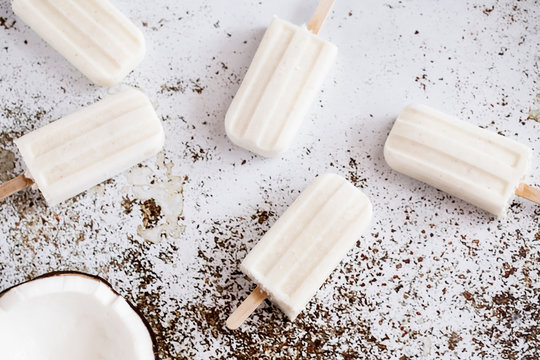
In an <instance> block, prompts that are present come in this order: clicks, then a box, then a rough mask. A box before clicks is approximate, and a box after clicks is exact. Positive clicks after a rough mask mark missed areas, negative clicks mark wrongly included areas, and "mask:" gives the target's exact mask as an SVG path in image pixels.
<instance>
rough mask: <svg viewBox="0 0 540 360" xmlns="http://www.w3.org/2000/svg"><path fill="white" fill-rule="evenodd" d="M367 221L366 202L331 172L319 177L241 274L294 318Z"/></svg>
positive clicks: (248, 258)
mask: <svg viewBox="0 0 540 360" xmlns="http://www.w3.org/2000/svg"><path fill="white" fill-rule="evenodd" d="M371 217H372V207H371V203H370V201H369V199H368V198H367V197H366V196H365V195H364V194H363V193H362V192H361V191H360V190H358V189H357V188H356V187H355V186H354V185H352V184H351V183H349V182H348V181H347V180H345V179H344V178H342V177H340V176H338V175H335V174H325V175H320V176H318V177H317V178H316V179H315V180H314V181H313V182H312V183H311V184H310V185H309V186H308V188H307V189H305V190H304V191H303V192H302V193H301V194H300V196H299V197H298V198H297V199H296V200H295V201H294V203H293V204H292V205H291V206H290V207H289V208H288V209H287V211H285V213H284V214H283V215H282V216H281V217H280V218H279V219H278V221H277V222H276V223H275V224H274V226H272V228H271V229H270V230H269V231H268V232H267V233H266V234H265V235H264V236H263V238H262V239H261V240H260V241H259V243H258V244H257V245H256V246H255V247H254V248H253V250H251V252H250V253H249V254H248V255H247V256H246V258H245V259H244V261H243V262H242V264H241V269H242V271H243V272H244V273H245V274H246V275H248V276H249V277H250V278H251V279H252V280H254V281H255V282H256V283H257V284H259V285H261V286H262V288H263V289H264V290H265V291H266V292H267V293H268V294H269V297H270V298H271V299H272V301H274V302H275V303H276V304H277V305H278V306H279V307H280V308H281V309H282V310H283V312H284V313H285V314H286V315H287V316H288V317H289V318H290V319H291V320H294V319H295V318H296V316H298V314H299V313H300V312H301V311H302V310H303V309H304V307H305V306H306V304H307V303H308V302H309V300H310V299H311V298H312V297H313V295H315V293H316V292H317V290H318V289H319V288H320V287H321V285H322V284H323V283H324V281H325V280H326V279H327V278H328V276H329V275H330V273H331V272H332V271H333V270H334V269H335V267H336V266H337V265H338V264H339V262H340V261H341V259H342V258H343V257H344V256H345V254H346V253H347V251H349V249H351V247H352V246H353V245H354V244H355V242H356V241H357V240H358V238H359V237H360V235H361V234H362V232H363V231H364V230H365V229H366V228H367V226H368V225H369V223H370V221H371Z"/></svg>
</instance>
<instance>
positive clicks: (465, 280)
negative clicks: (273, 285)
mask: <svg viewBox="0 0 540 360" xmlns="http://www.w3.org/2000/svg"><path fill="white" fill-rule="evenodd" d="M113 3H114V4H116V5H117V6H118V7H119V8H120V9H121V10H122V11H124V12H125V13H126V14H127V15H128V16H129V17H130V18H131V19H132V20H133V21H134V22H135V23H136V24H137V26H139V27H141V29H142V30H143V32H144V35H145V37H146V40H147V45H148V53H147V56H146V58H145V60H144V61H143V63H142V64H141V65H140V66H139V67H138V68H137V69H136V70H135V71H134V72H132V73H131V74H130V75H129V76H128V77H127V78H126V80H125V84H128V85H133V86H138V87H140V88H142V89H144V91H145V92H146V93H147V94H148V95H149V96H150V98H151V99H152V100H153V101H155V103H156V105H157V106H158V109H157V111H158V113H159V114H160V116H162V119H163V122H164V127H165V131H166V134H167V140H166V144H165V152H164V153H163V154H161V155H160V156H158V157H157V158H154V159H151V160H149V161H147V162H146V163H145V164H144V165H143V167H141V168H135V169H134V170H132V171H131V172H129V173H125V174H122V175H119V176H117V177H115V178H114V179H112V180H110V181H108V182H107V183H105V184H103V185H100V186H98V187H96V188H94V189H92V190H91V191H88V192H86V193H84V194H83V195H80V196H78V197H76V198H75V199H73V200H70V201H67V202H66V203H64V204H62V205H59V206H57V207H54V208H47V207H46V204H45V202H44V200H43V199H42V198H41V196H40V195H39V193H38V192H35V191H31V190H28V191H25V192H21V193H19V194H17V195H15V196H13V197H11V198H9V199H8V200H6V201H3V202H2V203H1V204H0V290H1V289H4V288H7V287H9V286H11V285H14V284H16V283H19V282H21V281H23V280H27V279H30V278H32V277H35V276H37V275H40V274H43V273H46V272H49V271H53V270H68V269H69V270H81V271H85V272H88V273H92V274H97V275H101V276H102V277H104V278H106V279H108V280H109V281H110V282H111V283H112V284H113V285H114V286H115V288H116V289H117V290H119V291H120V293H121V294H123V295H125V296H126V298H128V299H129V300H131V301H132V302H134V303H135V304H137V305H138V307H139V308H140V309H141V311H142V312H143V313H144V314H145V315H146V317H147V318H148V320H149V321H150V323H151V324H152V326H153V328H154V331H155V332H156V334H157V338H158V343H159V349H160V358H161V359H183V358H186V359H188V358H189V359H193V358H195V359H230V358H238V359H248V358H263V357H266V358H268V357H274V358H291V359H295V358H319V359H330V358H339V359H342V358H346V359H356V358H368V359H408V358H410V359H413V358H421V357H424V358H427V359H439V358H447V359H452V358H469V359H483V358H489V359H491V358H509V359H514V358H515V359H536V358H538V357H539V356H540V341H539V336H540V333H539V331H538V329H537V328H538V326H539V324H540V310H539V307H538V303H539V297H540V274H539V272H540V269H539V267H540V266H539V264H540V225H539V222H540V207H538V206H535V205H534V204H531V203H529V202H526V201H525V200H515V201H514V202H513V203H512V206H511V208H510V211H509V216H508V218H507V219H505V220H497V219H495V218H493V217H491V216H489V215H488V214H486V213H485V212H483V211H481V210H479V209H476V208H474V207H473V206H470V205H468V204H466V203H464V202H462V201H460V200H457V199H455V198H452V197H450V196H447V195H445V194H444V193H441V192H439V191H437V190H435V189H433V188H430V187H428V186H426V185H424V184H422V183H419V182H417V181H415V180H412V179H409V178H406V177H405V176H403V175H400V174H398V173H396V172H393V171H392V170H391V169H390V168H389V167H388V166H387V165H386V164H385V162H384V159H383V156H382V149H383V145H384V140H385V138H386V135H387V133H388V131H389V130H390V128H391V126H392V123H393V120H394V118H395V116H396V115H397V114H398V112H399V111H400V109H401V108H402V107H403V106H404V105H406V104H409V103H413V102H421V103H426V104H428V105H431V106H433V107H437V108H439V109H441V110H443V111H445V112H448V113H451V114H455V115H457V116H459V117H460V118H462V119H464V120H467V121H470V122H472V123H475V124H477V125H480V126H482V127H485V128H488V129H490V130H493V131H497V132H500V133H501V134H503V135H505V136H509V137H512V138H514V139H517V140H519V141H521V142H523V143H525V144H527V145H528V146H530V147H531V148H532V149H533V152H534V160H533V166H532V169H531V175H530V178H529V180H530V181H529V182H530V183H531V184H533V185H536V186H540V160H539V159H540V131H539V130H540V122H538V116H537V113H538V108H539V107H540V102H539V100H538V99H539V97H538V94H539V93H540V84H539V79H540V68H539V67H540V56H539V48H540V3H539V2H538V1H536V0H526V1H516V2H514V1H450V0H446V1H428V0H426V1H420V0H417V1H388V2H379V1H374V0H372V1H345V0H338V1H337V4H336V6H335V9H334V11H333V13H332V15H331V16H330V18H329V19H328V21H327V24H326V26H325V27H324V29H323V31H322V33H321V36H323V37H324V38H326V39H328V40H330V41H332V42H333V43H335V44H336V45H337V46H338V48H339V51H340V52H339V55H338V61H337V63H336V66H335V67H334V68H333V70H332V71H331V73H330V76H329V77H328V79H327V81H326V82H325V84H324V90H323V91H322V92H321V93H320V95H319V96H318V98H317V100H316V103H315V104H314V105H313V107H312V110H311V111H310V114H309V116H308V117H307V118H306V121H305V123H304V125H303V127H302V128H301V130H300V133H299V135H298V137H297V142H296V144H295V146H293V147H292V148H291V149H290V150H289V151H288V152H287V153H286V154H285V155H284V156H283V157H282V158H281V159H270V160H267V159H262V158H260V157H257V156H254V155H252V154H250V153H248V152H246V151H244V150H242V149H240V148H237V147H235V146H233V145H232V144H231V143H230V142H229V141H228V139H227V138H226V136H225V133H224V125H223V119H224V115H225V112H226V110H227V107H228V105H229V103H230V101H231V98H232V97H233V95H234V94H235V92H236V90H237V89H238V87H239V84H240V81H241V79H242V77H243V75H244V74H245V72H246V70H247V67H248V66H249V63H250V61H251V58H252V56H253V54H254V52H255V50H256V47H257V44H258V42H259V41H260V39H261V37H262V35H263V33H264V28H265V27H266V26H267V25H268V24H269V22H270V20H271V16H272V15H273V14H277V15H279V16H280V17H282V18H284V19H287V20H290V21H292V22H295V23H302V22H307V21H308V20H309V16H310V15H311V12H312V11H313V9H314V8H315V6H316V2H315V1H302V2H301V1H284V0H280V1H260V2H248V1H237V0H230V1H227V2H225V1H219V2H218V1H191V0H190V1H181V2H180V1H168V2H166V1H156V2H148V1H141V0H132V1H127V0H113ZM108 91H111V90H107V89H105V88H100V87H96V86H94V85H91V84H90V83H89V81H88V80H87V79H86V78H85V77H84V76H83V75H82V74H80V73H79V72H77V70H75V69H74V68H73V67H71V66H70V65H69V64H68V63H67V62H66V61H65V60H64V59H63V58H62V57H61V56H60V55H59V54H57V53H56V52H55V51H54V50H53V49H51V48H50V47H49V46H48V45H47V44H46V43H44V42H43V41H42V40H41V39H40V38H39V37H38V36H37V35H36V34H34V33H33V32H32V31H31V30H30V29H29V28H28V27H27V26H25V25H24V24H23V23H22V22H21V21H19V20H18V19H17V18H16V17H15V16H14V15H13V13H12V12H11V9H10V6H9V2H8V1H5V0H4V1H2V2H1V3H0V99H1V101H2V102H1V107H0V115H1V116H0V141H1V142H0V180H2V181H5V180H7V179H9V178H10V177H13V176H15V175H17V174H19V173H20V172H21V171H22V163H21V160H20V157H19V155H18V154H17V152H16V149H15V147H14V144H13V139H14V138H16V137H18V136H20V135H22V134H25V133H27V132H29V131H31V130H32V129H35V128H37V127H40V126H43V125H44V124H47V123H49V122H50V121H53V120H55V119H58V118H59V117H61V116H62V115H64V114H67V113H70V112H72V111H74V110H76V109H78V108H80V107H81V106H83V105H85V104H89V103H92V102H94V101H95V100H97V99H98V98H99V97H102V96H105V95H106V94H107V92H108ZM324 172H337V173H339V174H341V175H343V176H345V177H347V178H348V179H349V180H351V181H353V182H354V183H355V184H356V185H357V186H359V187H361V188H362V190H363V191H364V192H365V193H366V194H368V196H369V197H370V199H371V200H372V202H373V204H374V221H373V224H372V227H371V230H370V231H369V232H368V233H367V234H366V236H365V237H364V238H363V239H361V240H360V241H359V242H358V245H357V247H355V248H354V249H353V250H352V251H351V252H350V253H349V256H348V257H347V259H346V261H345V262H343V263H342V264H341V265H340V266H339V268H338V270H337V271H336V272H335V273H334V274H333V275H332V276H331V278H330V280H329V281H328V282H327V283H326V284H325V285H324V286H323V288H322V290H321V291H320V292H319V293H318V294H317V296H316V298H315V299H314V300H313V301H312V302H311V303H310V304H309V305H308V307H307V309H306V311H305V312H304V314H303V315H301V316H300V317H299V318H298V319H297V320H296V321H295V322H294V323H291V322H289V321H287V320H286V318H285V316H284V315H283V314H282V313H281V312H280V311H279V310H278V309H277V308H275V307H274V306H272V305H271V304H270V303H266V304H265V305H264V306H262V307H261V308H259V309H258V310H257V312H256V313H255V314H254V315H253V316H252V317H251V318H250V319H249V320H248V322H247V323H246V324H245V325H244V327H242V328H241V330H239V331H236V332H231V331H228V330H226V329H225V327H224V322H225V319H226V317H227V315H228V313H229V312H230V311H231V310H233V309H234V308H235V307H236V306H237V305H238V304H239V302H240V301H241V299H243V298H244V297H245V296H247V294H248V293H249V292H250V291H251V290H252V289H253V287H254V285H253V284H252V283H251V282H250V281H249V279H246V278H245V277H244V276H243V275H242V274H241V273H240V272H239V271H238V264H239V262H240V261H241V260H242V258H243V257H244V256H245V255H246V253H247V251H249V249H251V248H252V247H253V246H254V244H255V243H256V242H257V240H258V239H259V238H260V236H261V235H262V234H263V233H264V232H265V231H266V230H267V229H268V228H269V227H270V226H271V225H272V224H273V223H274V222H275V220H276V219H277V217H278V216H279V215H280V214H282V213H283V212H284V210H285V209H286V207H287V206H288V205H289V204H290V203H291V202H292V201H293V199H294V198H295V197H296V195H297V194H298V193H299V192H300V191H301V190H302V189H303V188H304V187H305V186H306V185H307V184H308V183H309V182H310V181H311V179H312V178H313V177H314V176H315V175H317V174H320V173H324ZM151 178H153V179H154V181H153V183H152V185H151V187H150V188H149V189H147V188H144V187H141V184H145V183H149V182H150V179H151ZM181 187H183V211H182V209H181V203H182V198H181V195H182V194H181V192H180V190H182V189H180V188H181ZM164 192H165V193H166V194H168V195H170V196H167V197H163V196H160V195H159V194H163V193H164ZM145 194H147V195H146V197H145ZM158 207H160V208H158ZM177 218H179V219H180V220H179V222H178V223H176V219H177ZM156 227H157V228H159V229H161V230H160V232H164V233H166V234H167V236H164V237H163V238H162V239H161V240H160V239H156V237H157V236H156V232H155V231H151V229H154V228H156ZM141 235H142V236H141ZM145 238H146V239H150V240H153V241H148V240H145ZM156 240H157V241H156Z"/></svg>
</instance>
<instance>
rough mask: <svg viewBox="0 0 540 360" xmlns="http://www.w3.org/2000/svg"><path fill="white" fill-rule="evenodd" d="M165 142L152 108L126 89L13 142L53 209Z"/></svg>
mask: <svg viewBox="0 0 540 360" xmlns="http://www.w3.org/2000/svg"><path fill="white" fill-rule="evenodd" d="M163 141H164V134H163V128H162V126H161V121H160V120H159V119H158V117H157V115H156V113H155V111H154V108H153V106H152V104H151V103H150V101H149V100H148V98H147V97H146V95H144V94H143V93H142V92H140V91H139V90H135V89H132V88H130V89H127V90H124V91H122V92H120V93H117V94H115V95H112V96H109V97H107V98H105V99H103V100H101V101H98V102H97V103H95V104H93V105H90V106H88V107H86V108H83V109H82V110H80V111H78V112H75V113H73V114H71V115H68V116H66V117H63V118H62V119H60V120H57V121H54V122H52V123H51V124H49V125H47V126H44V127H42V128H40V129H38V130H35V131H33V132H31V133H29V134H27V135H24V136H23V137H21V138H19V139H17V140H16V141H15V143H16V144H17V146H18V148H19V150H20V152H21V154H22V156H23V159H24V162H25V164H26V167H27V169H28V172H29V175H30V176H31V177H32V178H33V179H34V181H35V183H36V184H37V186H38V188H39V189H40V190H41V192H42V193H43V195H44V197H45V199H46V200H47V202H48V203H49V204H50V205H54V204H57V203H59V202H62V201H64V200H66V199H68V198H70V197H73V196H75V195H77V194H79V193H81V192H83V191H85V190H87V189H88V188H90V187H92V186H94V185H96V184H98V183H100V182H102V181H105V180H107V179H109V178H111V177H113V176H115V175H117V174H118V173H120V172H122V171H124V170H126V169H127V168H129V167H131V166H133V165H135V164H137V163H139V162H141V161H143V160H145V159H146V158H148V157H150V156H152V155H154V154H156V153H157V152H158V151H159V150H161V148H162V147H163Z"/></svg>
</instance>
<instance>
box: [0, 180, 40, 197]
mask: <svg viewBox="0 0 540 360" xmlns="http://www.w3.org/2000/svg"><path fill="white" fill-rule="evenodd" d="M32 184H34V180H32V179H29V178H27V177H26V176H24V174H22V175H19V176H17V177H16V178H14V179H11V180H9V181H6V182H5V183H3V184H1V185H0V200H3V199H5V198H7V197H8V196H9V195H12V194H15V193H16V192H18V191H21V190H23V189H26V188H27V187H29V186H32Z"/></svg>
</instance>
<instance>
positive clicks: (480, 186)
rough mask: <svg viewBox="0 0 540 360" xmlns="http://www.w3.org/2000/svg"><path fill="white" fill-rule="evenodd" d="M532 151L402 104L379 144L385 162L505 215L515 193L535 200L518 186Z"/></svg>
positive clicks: (533, 192)
mask: <svg viewBox="0 0 540 360" xmlns="http://www.w3.org/2000/svg"><path fill="white" fill-rule="evenodd" d="M531 156H532V151H531V149H529V148H528V147H526V146H525V145H523V144H520V143H518V142H516V141H514V140H512V139H510V138H507V137H504V136H501V135H499V134H496V133H494V132H491V131H488V130H484V129H481V128H479V127H477V126H475V125H472V124H469V123H467V122H465V121H462V120H459V119H457V118H455V117H452V116H449V115H446V114H444V113H441V112H439V111H437V110H435V109H432V108H430V107H428V106H425V105H411V106H408V107H406V108H405V109H404V110H403V111H402V112H401V113H400V114H399V116H398V118H397V120H396V122H395V124H394V126H393V128H392V130H391V131H390V135H389V136H388V139H387V140H386V144H385V145H384V157H385V159H386V162H387V163H388V165H390V167H391V168H393V169H394V170H397V171H399V172H401V173H403V174H405V175H408V176H410V177H413V178H415V179H418V180H420V181H423V182H425V183H427V184H429V185H431V186H434V187H436V188H437V189H440V190H442V191H445V192H447V193H449V194H451V195H454V196H456V197H458V198H460V199H463V200H465V201H467V202H469V203H471V204H473V205H476V206H478V207H480V208H482V209H484V210H486V211H488V212H490V213H492V214H494V215H497V216H498V217H504V216H505V214H506V209H507V208H508V205H509V203H510V201H511V199H512V196H513V195H514V194H516V195H518V196H522V197H526V198H528V199H529V200H531V201H534V202H536V203H539V204H540V190H538V189H535V188H533V187H531V186H529V185H526V184H523V182H524V181H525V178H526V176H527V173H528V171H529V168H530V162H531Z"/></svg>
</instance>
